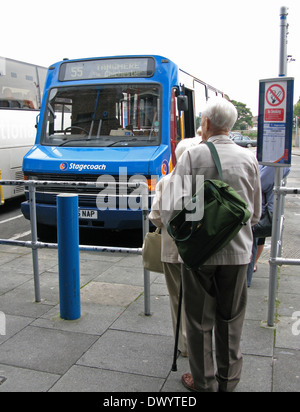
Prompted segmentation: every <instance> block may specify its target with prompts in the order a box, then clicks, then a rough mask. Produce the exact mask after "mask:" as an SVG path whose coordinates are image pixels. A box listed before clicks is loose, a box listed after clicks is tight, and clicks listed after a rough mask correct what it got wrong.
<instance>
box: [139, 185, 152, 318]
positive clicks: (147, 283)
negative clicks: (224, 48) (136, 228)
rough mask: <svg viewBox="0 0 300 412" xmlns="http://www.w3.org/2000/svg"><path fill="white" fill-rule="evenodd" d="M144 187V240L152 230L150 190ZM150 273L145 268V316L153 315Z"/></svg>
mask: <svg viewBox="0 0 300 412" xmlns="http://www.w3.org/2000/svg"><path fill="white" fill-rule="evenodd" d="M141 187H142V214H143V240H144V239H145V237H146V234H147V233H148V232H149V230H150V226H149V188H148V186H147V185H146V184H144V185H143V184H141ZM150 289H151V282H150V272H149V270H146V269H145V268H144V306H145V309H144V311H145V316H150V315H151V308H150Z"/></svg>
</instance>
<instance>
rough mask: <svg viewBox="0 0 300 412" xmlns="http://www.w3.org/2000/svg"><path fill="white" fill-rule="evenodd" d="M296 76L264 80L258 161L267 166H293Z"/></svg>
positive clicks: (260, 106) (261, 87)
mask: <svg viewBox="0 0 300 412" xmlns="http://www.w3.org/2000/svg"><path fill="white" fill-rule="evenodd" d="M293 101H294V78H288V77H285V78H274V79H267V80H261V81H260V89H259V118H258V145H257V158H258V161H259V162H260V163H261V164H263V165H266V166H279V167H286V166H290V165H291V159H292V136H293Z"/></svg>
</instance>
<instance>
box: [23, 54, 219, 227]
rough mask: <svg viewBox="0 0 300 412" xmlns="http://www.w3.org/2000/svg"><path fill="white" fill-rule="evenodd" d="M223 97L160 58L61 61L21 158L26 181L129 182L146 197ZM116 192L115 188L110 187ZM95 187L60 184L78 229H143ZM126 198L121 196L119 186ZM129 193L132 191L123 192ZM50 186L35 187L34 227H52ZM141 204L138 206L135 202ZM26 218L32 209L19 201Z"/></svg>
mask: <svg viewBox="0 0 300 412" xmlns="http://www.w3.org/2000/svg"><path fill="white" fill-rule="evenodd" d="M216 95H221V96H223V92H221V91H220V90H218V89H216V88H214V87H212V86H210V85H208V84H206V83H205V82H203V81H201V80H200V79H198V78H196V77H194V76H191V75H190V74H188V73H187V72H185V71H183V70H181V69H179V68H178V66H177V65H176V64H174V63H173V62H172V61H170V60H169V59H167V58H165V57H161V56H118V57H103V58H102V57H101V58H91V59H80V60H68V59H66V60H63V61H61V62H59V63H56V64H54V65H52V66H50V67H49V69H48V74H47V79H46V84H45V90H44V97H43V102H42V107H41V113H40V118H39V121H38V125H37V136H36V142H35V145H34V146H33V147H32V149H31V150H30V151H29V152H28V153H27V155H26V156H25V157H24V161H23V172H24V175H25V178H26V179H28V180H41V181H46V180H47V181H71V182H99V181H102V180H103V181H104V182H108V184H107V186H109V182H111V181H112V180H113V181H115V182H127V181H129V182H132V181H134V179H136V180H140V179H141V176H143V177H144V179H145V181H146V182H148V186H149V192H150V197H151V196H154V193H155V186H156V183H157V181H158V180H159V179H160V178H161V177H162V176H165V175H167V174H168V173H170V172H171V171H172V169H173V167H174V166H175V164H176V159H175V148H176V146H177V144H178V142H179V141H180V139H183V138H191V137H195V135H196V130H197V127H199V126H200V121H201V111H202V109H203V106H204V105H205V103H206V101H207V99H208V98H209V97H211V96H216ZM114 187H115V186H114ZM114 190H115V192H113V188H112V187H111V192H112V193H114V194H115V197H114V196H110V197H106V196H105V194H107V191H102V192H101V189H99V188H97V189H96V188H95V189H94V188H93V189H88V188H86V189H84V190H83V189H80V188H78V189H76V187H67V188H65V187H63V188H62V189H59V192H60V193H61V192H72V193H77V194H78V195H79V225H80V227H89V228H103V229H112V230H124V229H136V228H140V227H141V225H142V219H141V209H140V208H138V207H130V198H129V197H128V198H127V199H126V196H125V200H124V196H123V197H120V196H119V197H118V194H119V192H118V191H119V190H121V188H119V189H114ZM122 190H123V194H124V188H123V189H122ZM125 190H126V193H127V195H128V196H129V195H130V194H131V195H132V193H133V195H134V192H133V189H132V188H130V187H128V188H126V189H125ZM57 194H58V190H57V189H54V188H53V187H52V188H51V187H47V186H42V185H41V186H38V187H37V198H36V202H37V219H38V225H39V227H43V226H44V225H49V226H55V225H56V196H57ZM137 203H138V202H137ZM22 212H23V214H24V216H25V217H26V218H27V219H29V204H28V202H24V203H23V204H22Z"/></svg>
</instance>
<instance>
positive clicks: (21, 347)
mask: <svg viewBox="0 0 300 412" xmlns="http://www.w3.org/2000/svg"><path fill="white" fill-rule="evenodd" d="M298 153H299V154H300V151H299V152H298V151H297V153H296V151H295V153H294V154H298ZM298 176H300V175H299V167H295V168H294V169H293V171H292V174H291V176H290V179H289V183H288V186H293V187H294V186H297V187H300V177H298ZM299 206H300V199H299V197H296V196H287V200H286V230H285V236H284V245H285V247H284V257H287V258H288V257H297V258H299V240H300V235H299V226H300V225H299V223H300V211H299ZM0 237H1V236H0ZM268 244H269V243H267V246H266V249H265V252H264V254H263V256H262V258H261V260H260V263H259V269H258V272H257V273H256V274H255V275H254V278H253V283H252V287H251V288H250V289H249V299H248V309H247V315H246V321H245V326H244V331H243V337H242V352H243V354H244V368H243V375H242V379H241V382H240V385H239V386H238V389H237V392H293V391H295V392H299V391H300V299H299V298H300V296H299V295H300V276H299V267H297V266H296V267H287V266H286V267H282V268H281V269H280V274H279V282H278V283H279V287H278V301H277V316H276V328H275V329H270V328H267V327H265V321H266V320H267V310H268V303H267V300H268V284H269V265H268V258H269V246H268ZM80 256H81V300H82V317H81V319H79V320H77V321H63V320H61V319H60V315H59V314H60V310H59V289H58V261H57V251H55V250H46V249H44V250H40V251H39V259H40V260H39V262H40V273H41V276H40V281H41V295H42V302H41V303H34V285H33V275H32V259H31V250H30V249H24V248H19V247H10V246H1V245H0V312H3V314H4V315H5V318H6V334H5V335H3V336H2V335H0V392H17V391H18V392H61V391H66V392H73V391H74V392H80V391H82V392H88V391H99V392H122V393H124V392H134V393H137V392H151V393H156V392H164V393H166V392H178V393H186V392H187V390H186V389H185V388H184V387H183V386H182V384H181V381H180V380H181V375H182V374H183V373H185V372H188V371H189V364H188V359H187V358H182V357H181V356H180V357H179V359H178V372H171V366H172V356H173V344H174V339H173V333H172V326H171V315H170V309H169V297H168V292H167V288H166V284H165V280H164V276H163V275H160V274H155V273H152V274H151V312H152V316H150V317H145V316H144V314H143V310H144V299H143V268H142V260H141V257H140V256H128V255H121V254H109V253H102V254H100V253H88V252H81V255H80ZM0 333H1V328H0Z"/></svg>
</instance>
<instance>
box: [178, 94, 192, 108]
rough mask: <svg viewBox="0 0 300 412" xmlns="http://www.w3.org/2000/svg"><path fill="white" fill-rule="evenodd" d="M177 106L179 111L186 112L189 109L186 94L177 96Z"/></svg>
mask: <svg viewBox="0 0 300 412" xmlns="http://www.w3.org/2000/svg"><path fill="white" fill-rule="evenodd" d="M177 106H178V111H179V112H187V111H188V110H189V102H188V97H187V96H178V97H177Z"/></svg>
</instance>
